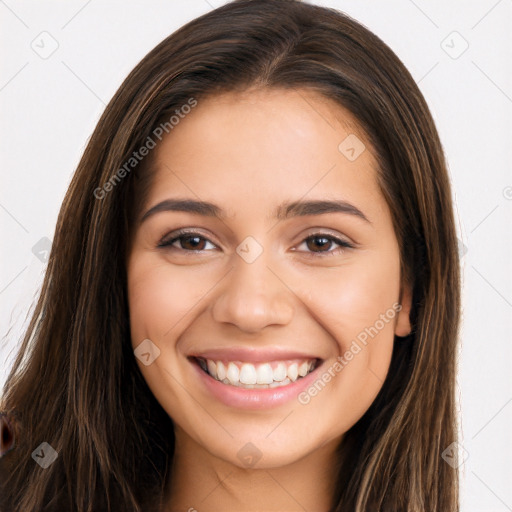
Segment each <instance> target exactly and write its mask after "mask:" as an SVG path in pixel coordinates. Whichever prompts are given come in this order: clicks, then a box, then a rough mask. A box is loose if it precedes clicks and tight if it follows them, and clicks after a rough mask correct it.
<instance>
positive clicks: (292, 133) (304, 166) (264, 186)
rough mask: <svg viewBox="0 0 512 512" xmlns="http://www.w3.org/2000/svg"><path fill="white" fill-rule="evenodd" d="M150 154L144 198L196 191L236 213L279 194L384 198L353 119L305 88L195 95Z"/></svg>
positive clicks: (373, 163)
mask: <svg viewBox="0 0 512 512" xmlns="http://www.w3.org/2000/svg"><path fill="white" fill-rule="evenodd" d="M154 156H155V159H154V167H155V171H156V173H155V179H154V183H153V186H152V188H151V191H150V194H149V200H148V202H149V203H155V202H158V201H161V200H164V199H166V198H167V197H168V196H169V194H173V195H177V196H183V195H186V196H187V197H189V196H191V195H195V196H197V197H199V198H201V199H208V200H211V201H213V202H219V203H224V204H225V206H226V209H227V211H228V213H231V214H232V215H236V212H237V210H239V209H244V208H245V209H247V208H249V207H261V208H263V206H264V204H265V205H270V203H272V202H273V203H275V202H281V201H282V199H283V198H284V197H286V198H287V199H290V200H298V199H300V198H302V197H306V196H311V198H312V197H315V198H316V196H319V195H321V196H322V197H333V198H334V197H335V198H338V199H340V198H348V197H350V198H351V199H353V200H358V201H362V202H371V201H372V200H373V201H374V202H375V200H376V199H378V200H379V201H380V200H382V198H381V197H379V196H380V192H379V189H378V187H377V183H376V172H377V162H376V159H375V157H374V154H373V150H372V148H371V146H370V144H369V142H368V140H367V137H366V135H365V133H364V132H363V130H362V129H361V128H360V126H359V124H358V123H357V121H356V119H355V118H354V117H353V116H352V115H351V114H350V113H349V112H348V110H346V109H345V108H343V107H342V106H340V105H338V104H337V103H336V102H334V101H333V100H330V99H328V98H325V97H324V96H322V95H320V94H318V93H317V92H314V91H311V90H308V89H287V90H282V89H258V90H251V91H245V92H237V93H226V94H222V95H215V96H211V97H208V98H207V99H203V100H199V101H198V104H197V106H196V107H195V108H194V109H192V110H191V111H190V113H188V114H186V115H183V116H182V117H181V119H180V121H179V123H178V124H177V125H175V126H174V127H173V129H172V130H171V131H170V133H169V134H168V135H166V136H164V138H163V139H162V142H160V143H159V144H158V146H157V147H156V149H155V155H154ZM372 198H373V199H372ZM374 206H375V207H378V206H379V205H378V201H377V202H376V204H375V205H374Z"/></svg>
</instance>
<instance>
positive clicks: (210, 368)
mask: <svg viewBox="0 0 512 512" xmlns="http://www.w3.org/2000/svg"><path fill="white" fill-rule="evenodd" d="M196 359H197V362H198V364H199V366H200V367H201V368H202V369H203V371H204V372H206V373H208V375H210V376H211V377H213V378H214V379H216V380H217V381H219V382H222V383H223V384H226V385H228V386H235V387H239V388H245V389H269V388H277V387H282V386H287V385H289V384H291V383H293V382H295V381H297V380H299V379H301V378H303V377H305V376H306V375H308V373H310V372H312V371H313V370H314V369H315V367H316V363H317V359H316V358H315V359H295V360H283V361H269V362H263V363H260V364H253V363H249V362H242V361H220V360H219V361H215V360H213V359H206V358H202V357H197V358H196Z"/></svg>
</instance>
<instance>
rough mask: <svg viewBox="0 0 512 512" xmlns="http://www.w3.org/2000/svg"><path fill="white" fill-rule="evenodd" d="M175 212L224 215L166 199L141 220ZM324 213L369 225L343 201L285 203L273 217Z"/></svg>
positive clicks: (200, 204) (200, 203) (217, 210)
mask: <svg viewBox="0 0 512 512" xmlns="http://www.w3.org/2000/svg"><path fill="white" fill-rule="evenodd" d="M168 211H177V212H188V213H194V214H197V215H203V216H206V217H214V218H218V219H221V220H222V219H224V218H225V217H226V214H225V212H224V210H223V209H222V208H220V207H219V206H217V205H216V204H214V203H210V202H208V201H197V200H195V199H166V200H164V201H162V202H160V203H158V204H156V205H155V206H153V207H151V208H150V209H149V210H148V211H147V212H146V213H145V214H144V215H143V216H142V218H141V220H140V222H141V223H142V222H144V221H145V220H146V219H147V218H149V217H151V216H152V215H155V214H157V213H160V212H168ZM326 213H345V214H348V215H353V216H355V217H359V218H360V219H363V220H364V221H366V222H368V223H369V224H371V222H370V221H369V220H368V219H367V217H366V216H365V215H364V213H363V212H362V211H361V210H359V208H357V207H355V206H354V205H353V204H350V203H349V202H347V201H344V200H341V199H339V200H313V201H293V202H289V201H285V202H284V203H282V204H280V205H279V206H278V207H277V208H276V210H275V211H274V214H273V217H274V218H275V219H277V220H286V219H289V218H292V217H302V216H306V215H322V214H326Z"/></svg>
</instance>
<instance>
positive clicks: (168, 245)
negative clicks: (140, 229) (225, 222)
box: [157, 230, 354, 258]
mask: <svg viewBox="0 0 512 512" xmlns="http://www.w3.org/2000/svg"><path fill="white" fill-rule="evenodd" d="M167 236H168V235H166V236H164V237H163V238H162V239H161V240H160V242H159V243H158V245H157V248H160V249H171V250H178V251H184V252H192V253H198V252H204V251H205V250H207V249H196V250H193V249H181V248H178V247H172V244H173V243H174V242H176V241H177V240H180V239H183V238H186V236H190V237H193V236H196V237H199V238H201V239H203V240H206V241H208V242H210V243H211V244H213V242H211V241H210V240H208V239H207V238H206V237H204V236H202V235H201V234H200V233H198V232H197V231H187V230H179V231H177V232H175V233H173V234H172V235H171V236H172V238H171V239H170V240H166V238H167ZM311 238H325V239H327V240H329V241H331V242H334V243H335V244H338V245H339V246H340V247H338V249H336V250H334V251H319V252H314V251H311V252H308V253H307V254H308V255H309V256H312V257H314V258H315V257H326V256H332V255H336V254H340V253H343V252H344V251H345V249H353V248H354V246H353V245H352V244H350V243H349V242H347V241H345V240H342V239H340V238H337V237H335V236H333V235H331V234H328V233H322V232H318V233H312V234H311V235H309V236H307V237H306V238H305V239H304V240H302V241H301V244H303V243H304V242H306V241H307V240H309V239H311ZM213 245H215V244H213Z"/></svg>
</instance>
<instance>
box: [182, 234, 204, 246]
mask: <svg viewBox="0 0 512 512" xmlns="http://www.w3.org/2000/svg"><path fill="white" fill-rule="evenodd" d="M190 240H195V242H192V244H191V245H192V248H193V249H197V245H198V244H199V245H200V244H201V237H199V236H187V237H185V243H187V242H189V241H190Z"/></svg>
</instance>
